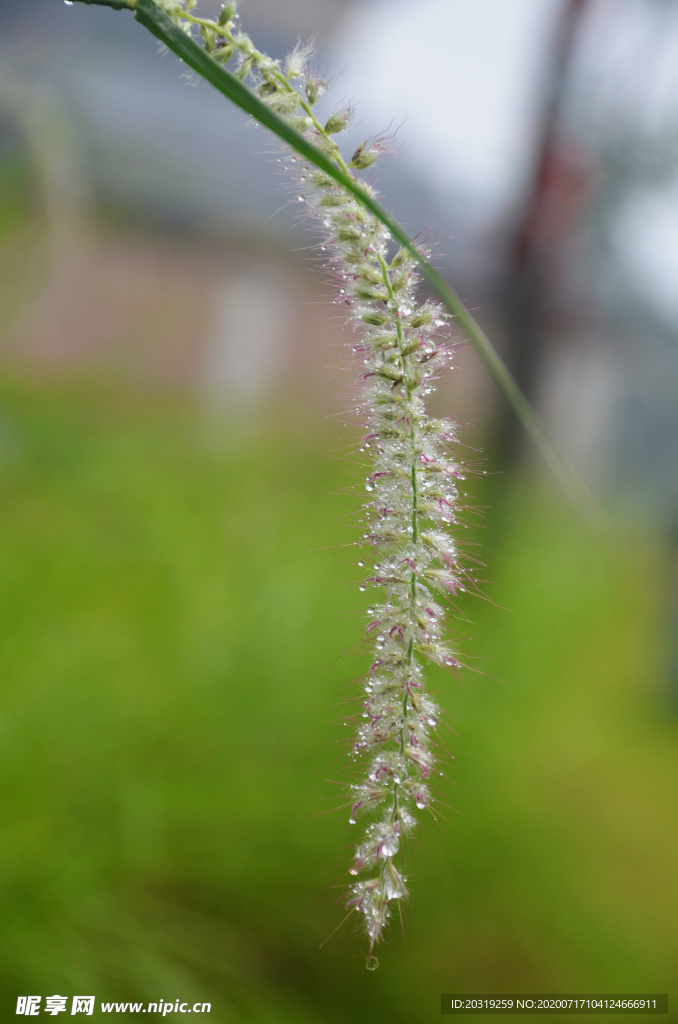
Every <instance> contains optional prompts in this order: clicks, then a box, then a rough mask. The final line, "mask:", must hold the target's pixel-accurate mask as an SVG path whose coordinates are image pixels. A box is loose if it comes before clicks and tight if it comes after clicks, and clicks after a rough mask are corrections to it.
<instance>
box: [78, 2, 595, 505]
mask: <svg viewBox="0 0 678 1024" xmlns="http://www.w3.org/2000/svg"><path fill="white" fill-rule="evenodd" d="M79 2H80V3H90V4H91V3H95V4H99V5H101V6H107V7H113V8H115V9H117V10H120V9H121V8H127V9H129V10H133V11H134V13H135V18H136V20H137V21H138V22H139V23H140V24H141V25H143V26H144V27H145V28H147V29H148V31H149V32H151V33H152V34H153V35H154V36H156V38H157V39H159V40H160V41H161V42H162V43H164V44H165V46H167V47H168V48H169V49H170V50H172V52H173V53H175V54H176V55H177V56H178V57H179V58H180V59H181V60H183V61H184V62H185V63H186V64H187V65H188V66H189V67H191V68H192V69H193V70H194V71H196V72H197V73H198V74H199V75H201V76H202V77H203V78H205V79H206V80H207V81H208V82H209V83H210V84H211V85H213V86H214V87H215V88H216V89H218V90H219V91H220V92H221V93H223V95H224V96H227V97H228V99H230V100H231V101H232V102H233V103H235V104H236V106H238V107H240V109H241V110H243V111H245V113H247V114H249V115H250V116H251V117H253V118H254V119H255V120H257V121H258V122H259V123H260V124H261V125H263V126H264V127H265V128H268V129H269V130H270V131H272V132H273V133H274V134H275V135H277V136H278V138H280V139H282V141H283V142H285V143H286V145H288V146H290V147H291V148H292V149H294V150H295V151H296V152H297V153H299V155H300V156H302V157H303V158H304V159H305V160H307V161H308V162H309V163H311V164H314V165H315V166H316V167H317V168H319V169H320V170H321V171H323V172H324V173H325V174H327V175H328V176H329V177H330V178H332V179H333V180H334V181H335V182H336V183H337V184H338V185H340V186H341V187H342V188H344V189H346V191H347V192H349V193H350V194H351V195H352V196H354V197H355V198H356V199H357V200H358V202H360V203H361V204H362V205H363V206H364V207H365V208H366V209H368V210H369V211H370V212H371V213H373V214H374V216H375V217H376V218H377V219H378V220H379V221H380V222H381V223H382V224H383V225H384V227H386V228H387V229H388V231H389V232H390V233H391V235H392V237H393V238H395V239H396V240H397V241H398V242H399V243H400V244H401V245H402V246H403V248H405V249H407V251H408V252H409V253H410V255H411V256H412V257H413V258H414V259H415V260H416V261H417V263H418V264H419V266H420V268H421V272H422V274H423V275H424V277H425V278H426V279H427V281H428V282H429V284H430V285H431V287H432V288H433V289H434V291H435V292H437V294H438V295H439V296H440V298H441V299H442V301H443V302H444V303H445V305H446V306H447V308H448V310H449V311H450V313H451V314H452V316H453V317H454V318H455V320H456V322H457V323H458V325H459V327H460V328H461V330H462V331H463V332H464V334H465V335H466V337H467V338H468V340H469V341H470V342H471V344H472V345H473V347H474V348H475V350H476V352H477V353H478V355H479V356H480V358H481V360H482V361H483V363H484V364H485V366H486V368H487V370H488V371H489V373H490V374H491V376H492V377H493V378H494V380H495V382H496V383H497V385H498V387H499V388H500V390H501V392H502V393H503V395H504V397H505V398H506V400H507V402H508V403H509V405H510V406H511V408H512V409H513V411H514V413H515V414H516V416H517V417H518V419H519V420H520V422H521V423H522V425H523V427H524V429H525V431H526V432H527V434H528V435H529V436H530V438H531V439H532V441H533V442H534V444H535V446H536V447H537V449H538V450H539V452H540V453H541V455H542V457H543V459H544V461H545V462H546V464H547V465H548V467H549V469H550V470H551V472H552V473H553V475H554V477H555V478H556V480H557V481H558V483H559V484H560V486H561V488H562V489H563V491H564V492H565V494H566V495H567V497H568V498H569V500H570V501H571V503H572V504H573V505H574V506H575V507H576V508H577V509H578V510H579V512H580V513H581V514H582V515H583V516H584V517H585V518H586V519H587V520H589V522H591V523H592V524H600V522H601V521H602V519H603V514H602V512H601V510H600V508H599V507H598V505H597V503H596V501H595V499H594V498H593V496H592V495H591V494H590V492H589V491H588V489H587V487H586V486H585V484H584V483H583V481H582V480H581V478H580V477H579V475H578V474H577V472H576V470H575V469H574V467H573V466H572V465H571V463H570V462H569V461H568V459H567V458H566V457H565V456H564V455H563V453H562V452H561V451H560V449H559V448H558V447H557V445H556V444H555V442H554V441H553V439H552V438H551V437H550V435H549V434H548V432H547V430H546V428H545V427H544V425H543V423H542V422H541V419H540V418H539V416H538V415H537V413H536V411H535V410H534V408H533V406H532V405H531V404H530V402H529V401H528V399H527V398H526V397H525V395H524V394H523V392H522V391H521V390H520V388H519V387H518V385H517V384H516V382H515V380H514V379H513V377H512V376H511V373H510V372H509V370H508V367H507V366H506V364H505V363H504V361H503V360H502V358H501V356H500V355H499V353H498V352H497V351H496V350H495V348H494V346H493V345H492V343H491V341H490V339H489V338H488V337H487V335H486V334H485V332H484V331H483V329H482V327H481V326H480V324H479V323H478V322H477V321H476V319H475V318H474V317H473V316H472V315H471V313H470V312H469V311H468V310H467V309H466V307H465V306H464V304H463V302H462V301H461V299H460V298H459V296H458V295H457V294H456V292H455V291H454V289H453V288H451V287H450V285H449V284H448V283H447V281H445V279H444V278H443V277H442V276H441V274H440V273H439V272H438V271H437V270H436V269H435V268H434V267H433V266H432V265H431V264H430V263H429V262H428V260H426V259H425V258H424V257H423V256H422V255H421V254H420V252H419V251H418V249H417V246H416V245H415V244H414V242H413V241H412V239H411V238H410V236H409V235H408V234H407V232H406V231H405V229H404V228H403V227H401V226H400V224H398V222H397V221H396V220H394V218H393V217H392V216H391V214H390V213H388V211H387V210H385V209H384V207H383V206H382V205H381V204H380V203H379V202H378V201H377V200H376V199H375V198H374V196H373V195H372V194H371V193H370V192H369V191H368V190H367V189H366V188H364V187H363V186H362V185H361V184H360V183H359V182H358V181H357V179H356V178H354V177H353V175H352V174H351V173H350V172H349V170H348V168H347V166H346V164H345V163H344V161H343V160H341V158H340V157H337V158H336V159H334V160H333V159H330V157H328V156H327V155H326V154H325V153H323V152H322V151H321V150H320V149H318V147H317V146H314V145H313V143H311V142H309V140H308V139H306V138H304V136H303V135H301V133H300V132H297V131H295V129H294V128H292V127H291V125H289V124H288V123H287V122H286V121H285V120H284V119H283V118H282V117H280V116H279V115H278V114H276V113H275V112H274V111H273V110H271V109H270V107H268V106H267V105H266V104H265V103H263V102H262V101H261V100H260V99H259V97H258V96H256V95H255V93H254V92H253V91H252V90H251V89H248V88H247V86H246V85H244V84H243V83H242V82H240V81H239V80H238V78H236V76H235V75H233V74H232V73H231V72H230V71H228V70H227V69H226V68H225V67H222V65H220V64H218V63H217V61H216V60H214V58H213V57H212V56H210V54H209V53H207V51H206V50H204V49H203V48H202V47H201V46H199V45H198V43H197V42H196V41H195V40H194V39H192V38H191V37H190V36H189V35H187V34H186V33H185V32H183V31H182V30H181V29H180V28H179V27H178V26H177V25H175V24H174V22H173V21H172V20H171V18H170V17H169V16H168V15H167V14H166V13H165V12H164V11H163V10H162V9H161V8H160V7H159V6H158V5H157V4H156V3H155V2H154V0H79ZM182 17H186V18H187V20H189V21H194V22H196V23H197V24H201V25H203V27H208V28H209V29H210V30H212V29H213V30H214V31H217V32H219V33H220V34H221V35H225V33H224V32H221V31H220V29H219V26H218V25H216V23H211V22H208V21H206V20H203V19H197V18H195V17H194V16H193V15H185V14H182ZM288 84H289V83H288ZM300 102H301V103H302V104H303V100H301V98H300ZM310 116H312V117H313V115H312V114H311V115H310ZM314 120H315V119H314ZM314 127H315V128H316V130H317V131H318V130H319V132H320V134H321V135H322V136H323V137H324V138H326V139H327V138H328V136H327V135H326V133H325V132H324V130H323V129H322V128H321V126H320V125H319V124H318V122H317V121H316V122H315V125H314ZM332 145H333V146H334V145H335V144H334V142H332Z"/></svg>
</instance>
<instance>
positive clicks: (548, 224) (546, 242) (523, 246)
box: [497, 0, 590, 461]
mask: <svg viewBox="0 0 678 1024" xmlns="http://www.w3.org/2000/svg"><path fill="white" fill-rule="evenodd" d="M589 3H590V0H566V2H565V4H564V6H563V10H562V14H561V17H560V19H559V23H558V26H557V29H556V32H555V35H554V39H553V49H552V59H551V65H550V75H549V78H548V82H547V88H546V101H545V104H544V107H543V113H542V117H541V128H540V131H539V134H538V143H537V147H536V161H535V170H534V174H533V178H532V185H531V187H530V189H529V193H528V196H527V199H526V202H525V206H524V210H523V215H522V217H521V218H520V221H519V223H518V225H517V228H516V231H515V235H514V241H513V244H512V245H511V246H510V248H509V253H508V260H507V275H506V278H505V293H504V317H505V324H506V334H507V342H508V346H507V352H506V361H507V362H508V365H509V368H510V369H511V371H512V373H513V375H514V377H515V378H516V380H517V381H518V384H519V385H520V387H521V388H522V390H523V392H524V393H525V394H526V395H527V397H528V398H529V399H530V400H531V401H534V399H535V394H534V392H535V380H536V372H537V369H538V363H539V354H540V348H541V343H542V334H543V322H544V314H545V311H546V306H547V300H548V293H549V289H550V286H551V285H552V278H553V272H554V270H555V267H556V263H557V258H558V254H559V251H560V250H561V249H562V247H563V243H564V241H565V239H566V238H567V237H568V235H570V234H571V232H572V229H573V227H574V224H575V223H576V215H577V212H578V210H579V209H580V208H581V193H582V190H586V184H585V172H584V169H583V163H582V160H581V158H580V156H579V154H578V153H577V152H575V151H573V149H572V146H571V144H570V145H569V146H568V144H567V142H566V140H565V139H564V138H563V137H562V134H561V132H560V124H559V121H560V112H561V107H562V102H563V97H564V94H565V91H566V88H567V82H568V77H569V73H570V65H571V58H572V53H573V50H574V47H575V45H576V41H577V37H578V34H579V29H580V26H581V24H582V21H583V19H584V16H585V13H586V9H587V6H588V5H589ZM586 177H588V176H586ZM499 427H500V429H499V435H498V439H497V440H498V448H499V454H500V456H501V458H502V461H507V460H511V459H513V458H515V456H516V455H517V452H518V448H519V446H520V440H521V439H520V428H519V426H518V424H517V421H516V420H515V418H514V417H513V416H509V415H506V416H505V417H504V418H503V422H501V423H500V424H499Z"/></svg>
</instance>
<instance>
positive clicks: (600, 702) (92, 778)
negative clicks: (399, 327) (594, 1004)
mask: <svg viewBox="0 0 678 1024" xmlns="http://www.w3.org/2000/svg"><path fill="white" fill-rule="evenodd" d="M0 394H1V402H2V452H3V458H2V477H1V480H2V499H1V509H2V511H1V526H0V565H1V567H2V579H3V586H2V600H1V604H0V607H1V616H2V619H1V634H2V641H1V642H2V664H3V685H2V746H1V750H2V753H1V755H0V772H1V773H2V789H3V793H4V794H5V796H4V801H3V813H2V842H1V843H0V850H1V857H2V876H3V897H2V899H3V913H2V919H1V920H2V923H1V925H0V927H1V929H2V940H1V941H2V950H3V953H2V959H3V963H4V971H3V988H4V994H3V1001H6V1005H8V1006H9V1005H10V1003H11V1001H12V999H13V996H14V995H15V994H16V993H17V992H24V991H45V992H47V991H49V992H50V993H51V992H52V991H58V992H61V991H71V990H73V991H76V990H77V991H79V992H90V991H91V992H96V993H97V994H98V995H100V997H101V998H110V999H117V1000H123V999H130V1000H132V999H147V1000H150V999H152V998H157V997H159V996H160V995H162V996H163V997H164V998H166V999H168V998H175V997H176V996H181V997H182V998H187V999H189V1000H192V999H193V998H194V997H195V999H209V1000H211V1001H212V1003H213V1015H214V1019H217V1020H223V1021H241V1020H242V1021H247V1020H257V1021H271V1022H274V1021H276V1022H277V1021H288V1020H289V1021H351V1020H366V1021H367V1020H378V1021H382V1020H383V1021H387V1020H390V1021H402V1022H410V1021H414V1020H416V1021H425V1020H426V1021H427V1020H433V1019H437V1017H438V1014H439V1002H438V997H439V994H440V992H442V991H463V992H488V991H489V992H492V991H517V990H519V989H524V990H529V991H539V992H573V991H591V990H603V991H619V990H621V991H629V992H630V991H644V990H652V991H666V990H667V989H669V990H671V989H673V986H674V984H675V981H676V953H677V952H678V935H677V934H676V933H677V930H678V900H677V897H678V887H677V886H676V878H675V874H676V858H675V852H676V835H677V833H678V801H677V799H676V797H677V796H678V777H677V775H678V772H677V768H676V751H677V748H678V723H677V722H676V717H675V709H674V708H672V707H671V706H670V704H669V702H668V699H667V697H666V696H663V695H662V692H661V685H660V681H661V678H662V656H663V646H662V623H661V619H660V615H659V609H660V607H661V603H662V600H661V599H662V594H663V588H664V586H665V578H666V567H665V565H664V564H663V562H662V558H661V552H660V551H659V550H658V549H657V548H656V547H655V546H653V545H652V544H649V543H648V542H647V541H644V540H643V539H642V537H638V536H635V535H633V534H632V533H629V532H624V533H615V532H614V531H613V532H610V533H608V534H605V535H592V534H590V533H588V532H587V531H586V530H585V529H583V528H582V526H581V525H580V524H579V523H578V522H577V521H576V518H575V517H574V515H573V514H570V512H569V511H568V510H565V509H563V508H562V506H561V504H560V503H559V502H558V501H557V500H554V498H553V497H552V496H551V497H549V496H548V495H546V494H545V493H544V492H543V491H542V490H541V489H540V487H539V486H537V485H535V484H534V483H531V482H530V480H529V479H527V478H518V479H514V480H513V481H511V482H509V481H506V480H502V481H501V482H499V478H496V479H495V481H494V482H493V483H492V484H489V483H486V484H483V485H482V487H481V493H482V498H483V501H484V500H485V499H486V498H490V497H491V504H492V511H491V512H490V513H489V515H488V517H487V520H486V523H485V527H486V530H485V533H484V539H483V553H484V555H485V557H486V560H487V561H488V562H489V563H490V569H489V574H490V576H491V577H492V579H493V581H494V582H493V583H492V585H491V586H489V587H487V588H486V589H487V592H488V594H490V595H491V598H492V600H493V601H494V602H495V603H496V605H497V606H503V607H496V606H494V605H493V604H490V603H487V604H484V603H483V602H481V601H479V600H477V599H476V600H474V601H473V602H472V603H470V602H469V606H468V607H464V609H463V611H464V612H466V613H468V615H469V617H470V618H471V619H472V622H473V624H472V626H468V624H466V623H459V624H458V628H459V630H460V632H462V633H463V634H470V635H472V636H473V637H474V638H475V639H474V640H473V641H472V642H468V643H467V644H466V645H465V646H466V649H467V650H468V651H469V652H470V654H471V658H470V660H471V662H472V663H473V664H474V665H475V666H476V667H477V668H478V669H479V670H480V674H471V673H465V674H464V676H463V678H462V679H461V680H456V679H454V678H452V677H448V676H445V675H443V674H442V673H441V674H439V675H436V676H435V677H434V678H433V679H432V688H433V690H434V691H435V692H436V693H437V695H438V697H439V699H440V701H441V703H442V704H443V705H444V707H445V708H446V709H447V710H448V712H449V714H448V716H447V721H448V724H449V725H450V726H451V727H452V729H453V730H454V733H455V735H452V734H451V733H449V734H448V733H447V732H444V735H443V739H444V741H445V743H446V744H448V745H449V747H450V749H451V750H452V752H453V754H454V757H455V762H454V763H455V766H456V767H455V768H454V769H453V770H451V771H449V772H448V775H449V779H441V780H440V798H441V800H442V801H443V802H444V803H445V804H451V805H453V806H454V808H455V809H456V810H457V811H458V812H459V814H454V813H451V812H449V811H448V810H446V809H445V810H444V811H443V813H444V815H445V816H446V817H449V824H448V823H446V822H444V821H441V822H440V824H441V828H437V827H436V826H435V824H434V823H433V822H430V823H429V824H425V825H424V826H423V827H422V828H421V830H420V834H419V836H418V837H417V839H416V840H415V841H414V842H413V843H411V844H409V847H408V848H407V850H406V853H405V863H406V866H407V871H408V873H409V875H410V877H411V887H412V893H413V904H412V907H411V909H410V908H408V909H407V911H406V914H405V917H406V928H405V941H406V944H407V951H405V949H404V946H403V939H402V937H401V935H400V932H399V928H398V926H397V923H396V924H395V925H394V927H393V928H392V932H391V936H390V940H389V943H388V945H387V946H386V947H384V948H382V949H380V950H379V959H380V961H381V969H380V970H379V971H378V972H376V973H368V972H366V971H365V968H364V963H363V959H362V955H361V948H360V946H361V943H360V941H359V940H357V938H356V935H355V928H354V927H353V924H352V923H351V922H349V923H348V924H347V925H345V927H344V928H343V929H342V930H340V931H339V932H338V933H337V935H335V936H334V938H332V939H331V940H330V941H329V942H328V943H327V944H326V945H324V946H323V947H322V949H319V948H318V947H319V944H320V943H321V942H322V940H323V939H324V938H325V937H326V936H327V935H328V934H329V933H330V932H331V931H332V929H333V928H334V927H335V925H336V924H337V923H338V922H339V921H340V920H341V917H342V911H341V907H340V905H339V899H340V896H341V887H342V886H343V884H344V883H345V882H346V868H347V865H348V862H349V860H350V850H349V848H348V847H349V844H350V843H351V840H352V839H353V836H352V834H351V829H350V827H349V825H348V823H347V817H348V813H347V811H346V810H345V809H344V808H342V809H341V810H340V811H339V812H338V813H328V814H325V813H323V811H324V810H325V809H327V808H332V807H334V806H335V803H336V796H337V789H336V786H335V785H334V784H333V782H332V781H331V780H336V779H339V780H341V777H342V776H341V762H339V763H338V764H332V765H331V766H330V767H328V765H330V764H331V763H332V762H335V761H336V759H337V758H338V757H339V756H340V755H341V754H342V751H343V746H342V744H343V742H344V740H345V736H344V733H345V732H346V730H344V729H343V727H342V726H341V720H342V717H343V716H344V715H345V710H344V705H343V703H342V702H343V701H344V700H345V699H346V697H347V695H349V694H351V693H353V692H354V691H352V690H351V689H349V691H348V694H347V690H346V684H347V683H348V682H349V681H350V680H351V679H352V678H355V677H356V676H358V675H359V673H360V671H361V670H362V669H363V668H364V661H363V660H362V659H361V658H360V657H359V656H356V655H354V654H352V653H350V651H351V647H352V645H353V644H354V641H355V638H356V635H357V634H358V631H359V620H358V619H357V618H356V617H355V615H354V614H353V613H354V612H355V611H356V610H357V608H358V604H357V600H356V597H357V595H356V594H355V592H354V588H353V587H350V586H347V585H346V584H347V581H349V580H351V579H354V578H355V577H356V570H355V568H354V567H353V566H352V565H351V561H353V559H354V555H353V552H352V550H351V549H350V548H348V549H347V548H344V547H338V548H337V549H336V550H333V551H324V550H317V549H319V548H325V547H329V546H330V545H335V544H336V545H343V544H345V543H346V541H347V529H346V525H347V524H346V522H345V521H344V520H343V516H344V513H345V512H347V511H348V507H347V506H350V505H351V504H352V499H347V498H346V497H342V496H337V495H336V494H333V493H332V492H334V491H336V490H337V489H339V488H341V487H343V486H345V485H346V482H347V476H346V470H345V468H344V466H343V465H342V464H341V463H337V462H335V461H331V460H330V459H328V457H327V451H328V448H329V447H331V445H332V443H333V439H334V435H333V432H332V431H331V430H328V431H325V432H322V431H320V432H319V431H318V430H317V425H316V427H315V429H314V430H310V429H304V427H306V428H308V426H309V425H308V423H306V424H302V423H299V422H290V420H289V418H287V419H286V418H285V416H284V413H283V412H282V411H280V413H279V415H278V416H277V417H273V418H272V419H271V421H270V423H269V424H267V428H266V429H264V430H262V431H261V432H260V433H258V434H257V435H256V436H252V437H249V438H248V439H246V440H244V441H241V442H240V444H239V446H238V448H237V450H229V451H228V452H219V451H215V450H214V449H213V448H210V447H208V446H206V445H205V444H204V443H202V442H201V440H200V436H199V434H198V432H197V431H196V428H195V415H194V412H193V410H192V409H191V408H190V407H188V406H187V405H186V404H182V403H181V402H180V401H179V400H177V399H173V400H170V399H167V398H165V399H163V398H157V397H156V398H155V399H154V400H149V398H148V396H147V395H138V394H134V393H133V392H131V391H130V389H127V390H125V391H123V390H122V389H121V390H120V391H117V392H116V391H114V390H111V389H110V388H108V389H103V388H102V387H101V386H98V387H97V386H96V385H94V384H92V383H91V382H90V383H89V384H88V385H87V386H85V385H83V384H82V382H81V383H80V384H79V385H78V386H75V385H73V384H71V385H70V386H68V387H66V386H64V385H63V384H62V385H61V386H59V387H56V386H51V387H49V388H47V387H39V388H38V387H35V386H31V387H29V386H26V385H25V384H24V385H20V384H18V383H16V382H15V383H10V382H8V381H7V380H5V382H4V383H3V385H2V391H1V393H0ZM349 479H350V478H349ZM487 492H490V493H489V494H488V493H487ZM479 532H480V531H479ZM348 537H349V539H350V534H348ZM504 608H508V609H509V610H508V611H507V610H504ZM342 653H343V655H344V656H343V657H338V655H340V654H342ZM483 673H487V674H483ZM337 886H338V887H339V888H337Z"/></svg>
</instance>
